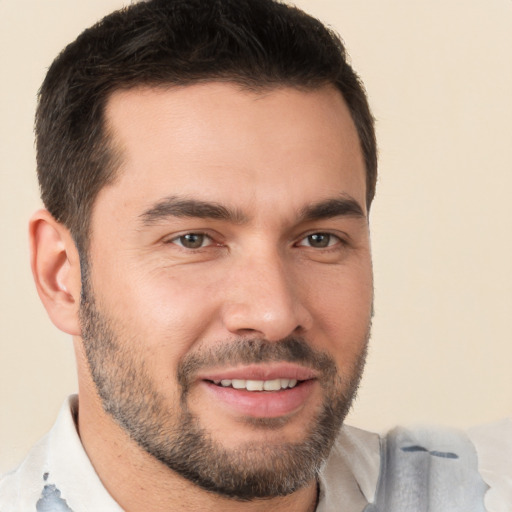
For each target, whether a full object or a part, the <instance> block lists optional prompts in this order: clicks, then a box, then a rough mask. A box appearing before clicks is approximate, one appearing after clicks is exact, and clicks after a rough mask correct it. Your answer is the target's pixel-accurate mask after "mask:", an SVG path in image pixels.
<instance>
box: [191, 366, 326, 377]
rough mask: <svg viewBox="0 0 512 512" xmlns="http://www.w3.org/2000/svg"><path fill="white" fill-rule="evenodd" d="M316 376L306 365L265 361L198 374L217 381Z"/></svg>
mask: <svg viewBox="0 0 512 512" xmlns="http://www.w3.org/2000/svg"><path fill="white" fill-rule="evenodd" d="M316 377H317V372H315V370H312V369H311V368H308V367H306V366H301V365H297V364H295V363H286V362H281V363H265V364H251V365H241V366H235V367H233V368H223V369H221V368H219V369H217V368H216V369H212V370H207V371H205V372H203V373H200V374H199V375H198V379H199V380H211V381H219V380H223V379H231V380H232V379H242V380H274V379H296V380H310V379H315V378H316Z"/></svg>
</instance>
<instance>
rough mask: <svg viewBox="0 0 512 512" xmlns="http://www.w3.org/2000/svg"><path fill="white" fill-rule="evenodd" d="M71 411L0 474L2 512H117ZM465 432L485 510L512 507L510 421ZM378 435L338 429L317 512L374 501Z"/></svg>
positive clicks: (72, 401) (68, 407)
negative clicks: (484, 487) (473, 450)
mask: <svg viewBox="0 0 512 512" xmlns="http://www.w3.org/2000/svg"><path fill="white" fill-rule="evenodd" d="M77 408H78V399H77V397H76V396H71V397H70V398H69V399H68V400H67V401H66V402H65V403H64V405H63V406H62V409H61V411H60V413H59V416H58V419H57V421H56V423H55V425H54V426H53V428H52V429H51V430H50V432H49V433H48V434H47V435H46V436H45V437H44V438H43V439H41V441H39V442H38V443H37V444H36V445H35V446H34V447H33V449H32V450H31V451H30V453H29V454H28V456H27V457H26V459H25V460H24V462H23V463H22V464H21V465H20V466H19V467H18V468H17V469H16V470H15V471H12V472H11V473H8V474H7V475H4V476H3V477H2V478H1V479H0V511H1V512H29V511H30V512H70V511H72V512H122V509H121V508H120V506H119V505H118V504H117V503H116V502H115V501H114V499H113V498H112V497H111V496H110V494H109V493H108V492H107V490H106V489H105V488H104V487H103V485H102V483H101V481H100V479H99V477H98V475H97V474H96V472H95V471H94V468H93V466H92V464H91V462H90V460H89V458H88V457H87V455H86V453H85V451H84V448H83V446H82V443H81V441H80V438H79V436H78V433H77V429H76V425H75V420H74V418H76V417H77ZM468 435H469V438H470V440H471V442H472V443H473V445H474V446H475V448H476V451H477V454H478V471H479V473H480V475H481V477H482V478H483V480H484V481H485V483H486V484H487V485H488V486H489V489H488V491H487V493H486V494H485V509H486V512H512V420H504V421H502V422H500V423H497V424H492V425H489V426H485V427H477V428H474V429H471V430H470V431H469V432H468ZM382 439H383V438H381V437H380V436H379V435H378V434H373V433H369V432H366V431H363V430H360V429H356V428H353V427H348V426H344V427H343V428H342V430H341V432H340V434H339V436H338V438H337V440H336V442H335V444H334V447H333V449H332V451H331V454H330V456H329V458H328V460H327V461H326V463H325V465H324V467H323V469H322V472H321V474H320V476H319V484H320V500H319V504H318V508H317V512H361V511H363V510H364V509H365V508H366V507H367V505H368V504H369V503H373V502H374V500H375V496H376V492H377V488H378V484H379V473H380V467H381V443H382ZM411 512H412V511H411ZM447 512H449V511H447Z"/></svg>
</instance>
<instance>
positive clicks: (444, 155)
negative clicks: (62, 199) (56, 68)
mask: <svg viewBox="0 0 512 512" xmlns="http://www.w3.org/2000/svg"><path fill="white" fill-rule="evenodd" d="M122 4H123V2H122V1H120V0H87V1H85V0H82V1H71V0H0V52H1V54H0V66H1V67H0V70H1V71H0V72H1V80H0V209H1V210H0V214H1V238H0V240H1V251H0V262H1V265H0V312H1V322H0V471H3V470H6V469H8V468H9V467H10V466H12V465H13V464H15V463H16V462H17V461H18V460H19V459H20V458H21V457H22V456H23V454H24V453H25V452H26V451H27V450H28V449H29V447H30V446H31V445H32V444H33V443H34V442H35V441H36V440H37V439H38V438H39V437H40V436H41V435H42V434H43V433H44V432H45V431H46V430H47V429H48V428H49V427H50V426H51V424H52V422H53V420H54V418H55V415H56V413H57V411H58V409H59V407H60V405H61V403H62V401H63V400H64V398H65V397H66V396H67V395H68V394H69V393H72V392H74V391H76V389H77V385H76V381H75V380H76V376H75V368H74V357H73V353H72V348H71V340H70V339H69V337H68V336H66V335H64V334H62V333H60V332H59V331H58V330H57V329H56V328H55V327H53V326H52V325H51V324H50V322H49V320H48V319H47V317H46V313H45V312H44V310H43V308H42V306H41V305H40V303H39V300H38V298H37V295H36V292H35V289H34V286H33V284H32V278H31V274H30V270H29V258H28V249H27V221H28V219H29V216H30V214H31V213H32V212H33V211H34V210H35V209H36V208H38V207H39V206H40V202H39V199H38V190H37V183H36V178H35V163H34V161H35V158H34V149H33V133H32V126H33V115H34V108H35V97H36V92H37V89H38V87H39V84H40V83H41V81H42V79H43V76H44V73H45V70H46V69H47V67H48V66H49V65H50V63H51V61H52V60H53V58H54V57H55V56H56V54H57V53H58V52H59V51H60V50H61V49H62V48H63V46H64V45H65V44H67V43H68V42H70V41H71V40H72V39H74V38H75V37H76V36H77V35H78V33H79V32H80V31H81V30H82V29H84V28H86V27H87V26H89V25H90V24H92V23H93V22H94V21H96V20H97V19H99V18H100V17H102V16H103V15H104V14H106V13H108V12H109V11H111V10H113V9H114V8H117V7H120V6H121V5H122ZM297 5H299V6H301V7H303V8H305V9H306V10H307V11H309V12H311V13H312V14H314V15H316V16H318V17H319V18H321V19H322V20H323V21H324V22H326V23H328V24H330V25H331V26H332V27H333V28H335V29H336V30H337V31H338V32H339V33H340V34H341V35H342V38H343V39H344V41H345V43H346V45H347V48H348V51H349V53H350V55H351V57H352V61H353V64H354V66H355V68H356V69H357V70H358V72H359V73H360V75H361V76H362V78H363V80H364V82H365V84H366V87H367V90H368V94H369V97H370V102H371V104H372V106H373V110H374V114H375V116H376V118H377V131H378V138H379V146H380V179H379V184H378V192H377V199H376V201H375V203H374V205H373V208H372V215H371V224H372V239H373V251H374V261H375V263H374V268H375V291H376V302H375V312H376V313H375V319H374V329H373V336H372V345H371V350H370V355H369V361H368V365H367V370H366V375H365V378H364V381H363V385H362V388H361V390H360V393H359V397H358V400H357V402H356V404H355V407H354V410H353V412H352V413H351V415H350V418H349V422H350V423H352V424H354V425H356V426H360V427H363V428H367V429H370V430H376V431H382V430H385V429H387V428H389V427H391V426H393V425H395V424H410V423H417V422H422V423H424V422H429V423H443V424H449V425H453V426H460V427H465V426H469V425H472V424H477V423H483V422H487V421H492V420H495V419H498V418H500V417H503V416H507V415H511V414H512V398H511V395H512V371H511V368H512V327H511V325H512V322H511V316H512V315H511V312H512V268H511V267H512V264H511V262H512V200H511V198H510V196H511V190H512V172H511V171H512V1H511V0H466V1H458V0H428V1H427V0H418V1H414V2H411V1H410V0H389V1H382V0H358V1H354V0H301V1H298V2H297Z"/></svg>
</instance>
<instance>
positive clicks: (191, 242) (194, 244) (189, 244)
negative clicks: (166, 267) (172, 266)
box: [171, 233, 213, 249]
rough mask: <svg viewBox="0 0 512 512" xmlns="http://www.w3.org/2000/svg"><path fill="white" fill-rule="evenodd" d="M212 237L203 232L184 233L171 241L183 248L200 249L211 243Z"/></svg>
mask: <svg viewBox="0 0 512 512" xmlns="http://www.w3.org/2000/svg"><path fill="white" fill-rule="evenodd" d="M212 242H213V241H212V239H211V238H210V237H209V236H208V235H205V234H204V233H186V234H185V235H180V236H177V237H176V238H173V239H172V240H171V243H173V244H176V245H179V246H180V247H184V248H185V249H201V248H202V247H207V246H209V245H211V244H212Z"/></svg>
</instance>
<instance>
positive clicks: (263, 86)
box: [72, 75, 373, 259]
mask: <svg viewBox="0 0 512 512" xmlns="http://www.w3.org/2000/svg"><path fill="white" fill-rule="evenodd" d="M216 83H217V84H218V83H222V84H231V85H235V86H238V87H239V90H240V91H242V92H248V93H254V94H262V93H265V92H272V91H276V90H280V89H294V90H296V91H300V92H314V91H319V90H321V89H323V88H329V89H332V90H334V91H336V92H337V93H338V94H339V95H340V96H341V99H342V100H343V102H344V104H345V106H346V107H347V110H348V112H349V114H350V119H351V121H352V123H353V126H354V130H355V132H356V134H357V140H358V143H359V151H360V154H361V157H362V159H363V164H364V171H365V188H366V191H365V192H366V193H367V192H368V173H369V169H368V166H367V162H366V158H365V153H364V150H363V147H362V141H361V136H360V133H359V129H358V127H357V124H356V121H355V119H354V117H353V114H352V110H351V108H350V106H349V104H348V102H347V100H346V99H345V96H344V94H343V92H342V90H341V89H340V87H339V86H338V84H337V83H336V82H333V81H332V80H328V79H321V80H320V79H319V80H318V82H316V83H311V84H304V83H295V82H293V81H292V80H289V81H287V80H286V79H284V80H279V81H277V80H276V81H275V82H272V81H269V80H264V79H262V80H258V78H251V77H244V76H240V77H238V76H236V75H235V76H225V77H216V76H212V77H203V78H198V79H195V80H188V81H184V82H182V83H175V82H172V81H147V82H139V83H133V84H125V85H123V84H120V85H118V86H117V87H115V88H112V89H111V90H109V91H108V92H107V93H106V94H105V96H104V98H103V101H102V108H101V118H100V131H99V134H98V142H99V145H100V151H101V150H102V151H105V152H106V155H105V156H106V161H105V166H106V167H107V168H106V169H105V170H104V172H105V174H106V175H107V176H108V178H107V179H106V180H105V182H104V183H103V184H102V186H101V187H100V188H98V190H97V191H96V194H95V195H94V197H93V198H92V200H91V202H90V204H89V205H88V210H87V212H86V215H85V222H84V223H83V224H82V225H81V228H80V230H79V233H72V235H73V239H74V241H75V244H76V245H77V247H78V249H79V251H83V252H84V253H85V254H84V256H85V257H86V258H87V259H88V254H89V248H90V240H91V220H92V215H93V211H94V207H95V205H96V200H97V198H98V196H99V194H100V192H101V191H102V190H103V189H104V188H105V187H106V186H109V185H113V184H115V182H116V180H117V179H118V177H119V173H120V167H121V165H122V162H123V149H122V147H121V145H120V144H119V141H116V134H115V133H114V129H113V126H111V125H110V124H109V122H108V115H107V112H108V106H109V103H110V102H111V100H112V98H113V96H115V95H116V94H118V93H122V92H129V91H134V90H149V91H151V90H162V91H170V90H175V89H184V88H186V87H192V86H195V85H201V84H204V85H207V84H216ZM372 200H373V198H371V199H368V198H367V199H366V208H367V211H368V213H369V211H370V206H371V203H372Z"/></svg>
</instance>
